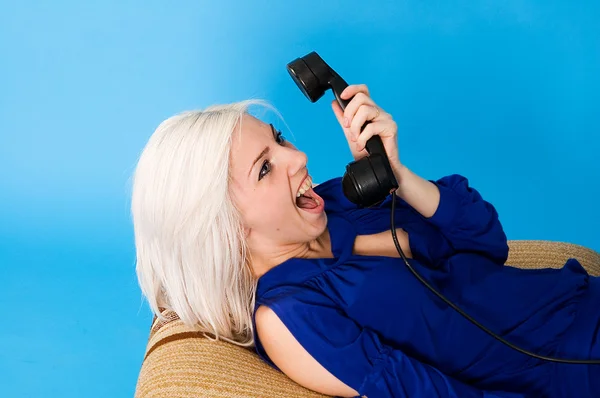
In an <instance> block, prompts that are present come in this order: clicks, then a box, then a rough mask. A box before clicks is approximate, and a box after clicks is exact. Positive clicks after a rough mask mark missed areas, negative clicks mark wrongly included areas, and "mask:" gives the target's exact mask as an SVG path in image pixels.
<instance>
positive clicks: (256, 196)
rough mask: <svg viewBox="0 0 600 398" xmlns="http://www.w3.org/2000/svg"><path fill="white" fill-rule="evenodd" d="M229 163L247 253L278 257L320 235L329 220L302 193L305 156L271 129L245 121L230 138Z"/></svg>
mask: <svg viewBox="0 0 600 398" xmlns="http://www.w3.org/2000/svg"><path fill="white" fill-rule="evenodd" d="M230 162H231V177H232V183H231V186H230V189H231V193H232V196H233V200H234V201H235V203H236V206H237V207H238V209H239V210H240V212H241V215H242V219H243V223H244V227H245V229H246V234H247V237H248V240H249V244H250V248H251V249H252V248H253V246H254V247H255V248H258V250H260V251H262V252H265V253H267V254H268V253H272V254H273V255H282V254H283V253H286V252H293V251H295V250H297V248H298V247H299V246H301V245H302V244H306V243H307V242H310V241H312V240H314V239H316V238H317V237H319V236H320V235H321V234H322V233H323V231H324V230H325V228H326V226H327V216H326V215H325V212H324V211H323V208H324V203H323V200H322V199H321V198H320V197H319V196H318V195H316V194H315V193H314V191H313V190H312V188H309V189H308V190H306V188H307V187H308V186H310V183H311V177H310V175H309V174H308V170H307V168H306V162H307V158H306V155H305V154H304V153H303V152H300V151H299V150H297V149H296V148H295V147H294V146H293V145H292V144H290V143H289V142H287V141H286V140H285V139H284V138H283V137H282V136H281V135H280V133H279V132H277V131H275V130H274V128H272V126H271V125H270V124H266V123H264V122H262V121H260V120H258V119H256V118H254V117H252V116H249V115H245V116H244V117H243V120H242V132H241V134H237V133H236V134H234V135H233V141H232V151H231V159H230ZM298 193H304V195H303V197H301V198H298V196H297V195H298ZM307 196H308V197H307Z"/></svg>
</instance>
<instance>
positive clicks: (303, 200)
mask: <svg viewBox="0 0 600 398" xmlns="http://www.w3.org/2000/svg"><path fill="white" fill-rule="evenodd" d="M296 204H297V205H298V207H299V208H301V209H314V208H315V207H317V202H316V201H315V200H314V199H313V198H309V197H308V196H304V195H301V196H300V197H299V198H296Z"/></svg>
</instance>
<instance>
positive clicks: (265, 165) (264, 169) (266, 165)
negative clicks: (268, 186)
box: [258, 160, 271, 181]
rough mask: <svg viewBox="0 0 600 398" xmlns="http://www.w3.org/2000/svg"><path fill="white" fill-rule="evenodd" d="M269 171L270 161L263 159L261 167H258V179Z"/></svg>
mask: <svg viewBox="0 0 600 398" xmlns="http://www.w3.org/2000/svg"><path fill="white" fill-rule="evenodd" d="M270 172H271V162H269V161H268V160H265V161H264V163H263V164H262V167H261V168H260V171H259V173H258V181H260V180H262V178H263V177H264V176H266V175H267V174H269V173H270Z"/></svg>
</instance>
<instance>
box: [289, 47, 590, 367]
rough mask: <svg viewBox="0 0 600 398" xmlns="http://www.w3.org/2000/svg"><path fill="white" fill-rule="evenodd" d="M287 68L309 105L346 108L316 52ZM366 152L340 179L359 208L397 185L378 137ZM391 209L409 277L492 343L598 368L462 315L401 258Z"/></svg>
mask: <svg viewBox="0 0 600 398" xmlns="http://www.w3.org/2000/svg"><path fill="white" fill-rule="evenodd" d="M287 69H288V72H289V73H290V75H291V76H292V78H293V79H294V81H295V82H296V84H297V85H298V87H299V88H300V90H301V91H302V92H303V93H304V95H306V97H307V98H308V99H309V100H310V101H311V102H316V101H317V100H318V99H319V98H321V97H322V96H323V94H325V91H327V90H328V89H330V88H331V89H332V90H333V94H334V95H335V99H336V100H337V101H338V103H339V104H340V106H341V107H342V109H346V105H348V102H349V100H343V99H341V98H340V94H341V93H342V91H344V89H345V88H346V87H348V83H346V82H345V81H344V79H342V78H341V77H340V75H338V74H337V73H335V71H334V70H333V69H331V68H330V67H329V65H327V64H326V63H325V61H323V59H322V58H321V57H320V56H319V55H318V54H317V53H316V52H314V51H313V52H311V53H309V54H308V55H305V56H304V57H302V58H297V59H295V60H294V61H292V62H290V63H289V64H288V65H287ZM368 123H369V122H367V123H366V124H365V125H364V126H363V127H362V129H364V127H365V126H366V125H367V124H368ZM362 129H361V131H362ZM366 149H367V152H368V153H369V155H368V156H366V157H364V158H362V159H360V160H357V161H354V162H351V163H350V164H348V166H346V173H345V174H344V177H343V178H342V188H343V191H344V196H346V197H347V198H348V199H349V200H350V201H351V202H352V203H354V204H357V205H360V206H363V207H370V206H373V205H375V204H377V203H378V202H381V201H382V200H383V199H385V198H386V196H387V195H388V194H389V193H390V192H391V191H393V190H395V189H396V188H398V182H397V181H396V177H395V176H394V173H393V172H392V168H391V167H390V163H389V161H388V158H387V155H386V153H385V148H384V146H383V143H382V142H381V137H379V136H378V135H374V136H373V137H371V138H370V139H369V140H368V141H367V144H366ZM395 206H396V194H395V193H394V194H393V195H392V205H391V220H390V224H391V232H392V239H393V240H394V245H395V246H396V250H397V251H398V253H399V254H400V257H402V260H404V263H405V264H406V266H407V267H408V269H409V270H410V271H411V272H412V274H413V275H414V276H415V277H416V278H417V279H418V280H419V281H420V282H421V283H422V284H424V285H425V287H427V288H428V289H429V290H431V291H432V292H433V293H434V294H435V295H436V296H437V297H438V298H440V299H441V300H442V301H443V302H445V303H446V304H448V305H449V306H450V307H452V309H454V310H455V311H456V312H458V313H459V314H460V315H462V316H463V317H465V318H466V319H467V320H469V321H470V322H471V323H473V324H474V325H475V326H477V327H479V328H480V329H481V330H483V331H484V332H486V333H487V334H489V335H490V336H492V337H493V338H495V339H496V340H498V341H500V342H502V343H503V344H505V345H507V346H509V347H510V348H512V349H514V350H516V351H519V352H520V353H522V354H526V355H528V356H531V357H534V358H537V359H542V360H545V361H549V362H559V363H569V364H584V365H600V359H564V358H554V357H548V356H544V355H538V354H535V353H533V352H530V351H528V350H525V349H523V348H521V347H519V346H516V345H515V344H513V343H511V342H509V341H507V340H505V339H504V338H502V337H500V336H498V335H497V334H496V333H494V332H492V331H491V330H489V329H488V328H486V327H485V326H483V325H482V324H480V323H479V322H477V321H476V320H475V319H473V318H472V317H471V316H470V315H468V314H467V313H465V312H464V311H463V310H462V309H460V308H459V307H458V306H457V305H456V304H454V303H453V302H451V301H450V300H448V299H447V298H446V297H445V296H444V295H442V294H441V293H440V292H438V291H437V290H436V289H434V288H433V286H431V285H430V284H429V283H428V282H427V281H426V280H425V279H424V278H423V277H422V276H421V275H419V273H418V272H417V271H416V270H415V269H414V268H413V267H412V265H410V263H409V262H408V259H407V258H406V256H405V255H404V252H403V251H402V248H401V247H400V243H399V242H398V237H397V236H396V227H395V223H394V210H395Z"/></svg>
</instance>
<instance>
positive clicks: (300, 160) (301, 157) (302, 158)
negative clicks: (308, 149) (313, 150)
mask: <svg viewBox="0 0 600 398" xmlns="http://www.w3.org/2000/svg"><path fill="white" fill-rule="evenodd" d="M285 151H286V152H287V157H288V175H289V176H290V177H293V176H295V175H297V174H298V173H299V172H301V171H302V170H304V169H305V168H306V164H307V162H308V157H307V156H306V154H305V153H304V152H302V151H299V150H298V149H296V148H289V147H287V148H285Z"/></svg>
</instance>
